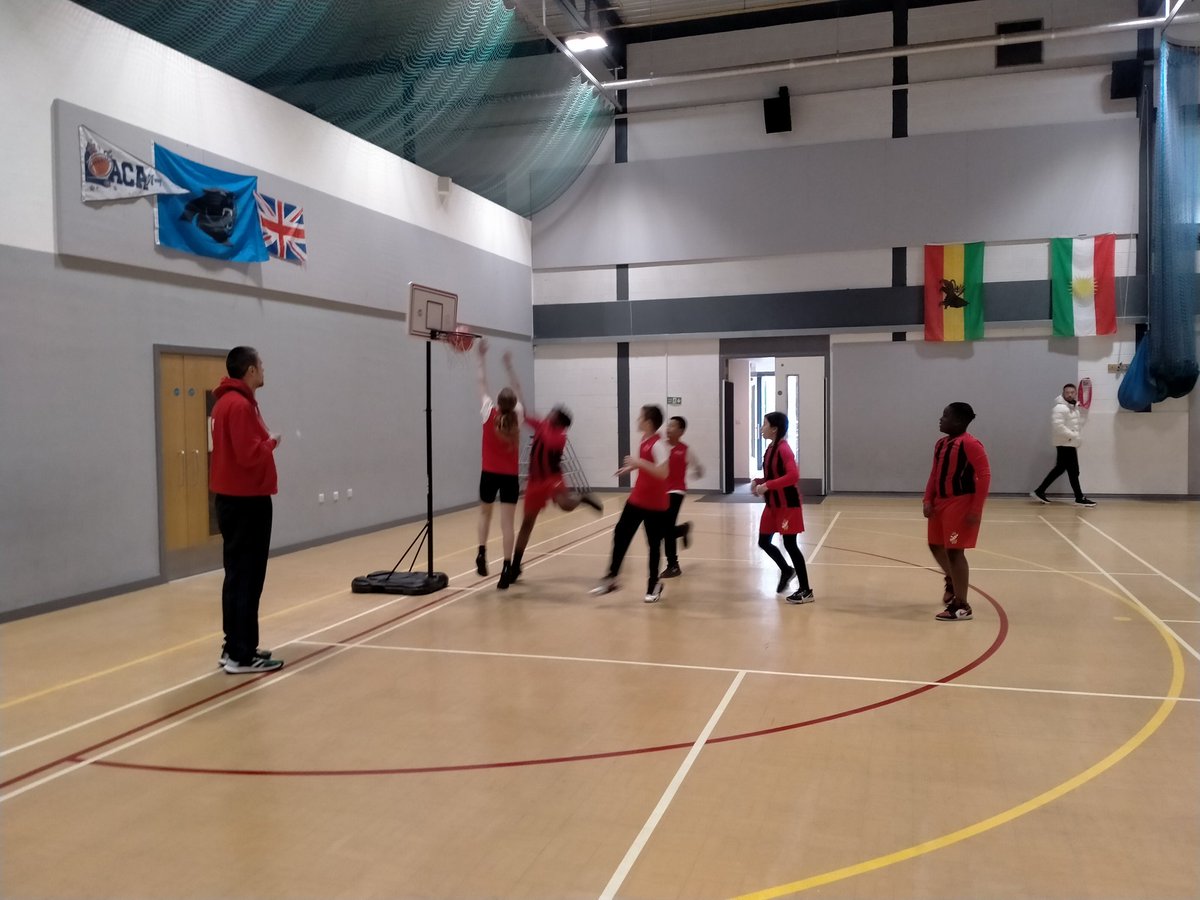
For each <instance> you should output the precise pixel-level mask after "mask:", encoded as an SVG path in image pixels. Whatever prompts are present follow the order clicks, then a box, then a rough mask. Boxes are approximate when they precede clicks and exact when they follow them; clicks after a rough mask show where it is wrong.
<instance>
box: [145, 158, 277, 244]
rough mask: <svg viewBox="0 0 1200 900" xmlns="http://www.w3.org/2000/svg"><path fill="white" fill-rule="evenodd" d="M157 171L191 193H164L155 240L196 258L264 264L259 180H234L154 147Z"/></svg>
mask: <svg viewBox="0 0 1200 900" xmlns="http://www.w3.org/2000/svg"><path fill="white" fill-rule="evenodd" d="M154 166H155V168H156V169H158V171H160V172H161V173H162V174H163V175H165V176H166V177H167V178H169V179H171V181H173V182H174V183H175V184H177V185H179V186H181V187H184V188H187V190H188V193H186V194H179V195H176V196H170V195H166V194H160V195H159V197H158V211H157V214H156V224H155V239H156V241H157V243H159V244H161V245H162V246H164V247H173V248H175V249H176V250H183V251H184V252H186V253H195V254H196V255H198V256H212V257H215V258H216V259H227V260H232V261H234V262H266V261H267V248H266V245H265V244H263V234H262V228H261V227H260V226H259V222H258V209H257V207H256V206H255V202H254V192H255V191H257V190H258V178H257V177H256V176H254V175H234V174H232V173H231V172H222V171H221V170H220V169H214V168H211V167H210V166H204V165H201V164H200V163H198V162H193V161H192V160H190V159H188V158H186V157H183V156H180V155H179V154H178V153H172V152H171V151H170V150H168V149H167V148H165V147H162V146H159V145H158V144H155V145H154Z"/></svg>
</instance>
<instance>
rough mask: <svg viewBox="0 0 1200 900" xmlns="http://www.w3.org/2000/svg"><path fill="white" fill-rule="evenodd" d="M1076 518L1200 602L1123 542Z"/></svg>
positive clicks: (1081, 518)
mask: <svg viewBox="0 0 1200 900" xmlns="http://www.w3.org/2000/svg"><path fill="white" fill-rule="evenodd" d="M1078 518H1079V521H1080V522H1082V523H1083V524H1084V525H1086V526H1087V527H1088V528H1090V529H1092V531H1094V532H1096V534H1098V535H1100V536H1101V537H1102V538H1104V539H1105V540H1108V541H1112V542H1113V543H1114V544H1116V545H1117V546H1118V547H1120V548H1121V549H1122V550H1124V551H1125V552H1126V553H1128V554H1129V555H1130V556H1132V557H1133V558H1134V559H1136V560H1137V561H1138V562H1140V563H1141V564H1142V565H1143V566H1145V567H1146V568H1147V569H1149V570H1150V571H1151V572H1154V573H1155V574H1156V575H1159V576H1161V577H1163V578H1165V579H1166V580H1167V581H1169V582H1170V583H1171V584H1173V585H1175V587H1177V588H1179V590H1181V591H1183V592H1184V593H1185V594H1187V595H1188V596H1189V597H1191V598H1192V599H1193V600H1195V601H1196V602H1197V603H1200V596H1197V595H1196V594H1194V593H1193V592H1192V591H1189V590H1188V589H1187V588H1185V587H1184V586H1183V585H1182V584H1180V583H1179V582H1178V581H1176V580H1175V579H1174V578H1172V577H1171V576H1170V575H1168V574H1167V573H1166V572H1164V571H1163V570H1162V569H1160V568H1158V567H1157V566H1153V565H1151V564H1150V563H1148V562H1146V561H1145V560H1144V559H1142V558H1141V557H1140V556H1138V555H1137V554H1136V553H1134V552H1133V551H1132V550H1130V549H1129V548H1128V547H1126V546H1125V545H1124V544H1122V543H1121V542H1120V541H1118V540H1117V539H1116V538H1114V537H1110V536H1109V535H1107V534H1105V533H1104V532H1103V531H1101V530H1100V529H1099V528H1097V527H1096V526H1095V525H1093V524H1092V523H1091V522H1089V521H1088V520H1087V519H1085V518H1083V516H1079V517H1078Z"/></svg>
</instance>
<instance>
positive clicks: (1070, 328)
mask: <svg viewBox="0 0 1200 900" xmlns="http://www.w3.org/2000/svg"><path fill="white" fill-rule="evenodd" d="M1116 244H1117V239H1116V236H1115V235H1111V234H1100V235H1097V236H1096V237H1094V238H1092V237H1085V238H1051V240H1050V298H1051V304H1050V307H1051V315H1052V317H1053V320H1054V336H1055V337H1074V336H1076V335H1090V334H1116V333H1117V300H1116V294H1117V289H1116V281H1117V280H1116V277H1115V274H1114V271H1115V268H1116V266H1115V264H1114V259H1115V257H1116Z"/></svg>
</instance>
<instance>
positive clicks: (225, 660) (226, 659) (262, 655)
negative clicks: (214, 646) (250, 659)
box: [217, 650, 271, 669]
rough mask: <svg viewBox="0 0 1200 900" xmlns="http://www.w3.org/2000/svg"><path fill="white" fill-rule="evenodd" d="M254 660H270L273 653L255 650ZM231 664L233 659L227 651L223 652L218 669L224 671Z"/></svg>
mask: <svg viewBox="0 0 1200 900" xmlns="http://www.w3.org/2000/svg"><path fill="white" fill-rule="evenodd" d="M254 658H255V659H270V658H271V651H270V650H255V651H254ZM231 662H233V657H232V656H230V655H229V654H228V653H227V652H226V651H225V650H222V651H221V658H220V659H219V660H217V668H218V669H223V668H225V666H226V665H228V664H229V663H231Z"/></svg>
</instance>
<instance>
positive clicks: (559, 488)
mask: <svg viewBox="0 0 1200 900" xmlns="http://www.w3.org/2000/svg"><path fill="white" fill-rule="evenodd" d="M510 377H512V376H511V373H510ZM514 384H515V378H514ZM517 397H518V400H519V399H520V393H519V389H518V395H517ZM525 422H526V424H527V425H529V426H530V427H531V428H532V429H533V441H532V443H531V444H530V445H529V479H528V481H526V483H525V512H524V514H523V515H522V517H521V530H520V531H519V532H517V542H516V547H515V548H514V549H513V557H512V564H511V565H510V566H508V567H506V568H505V570H504V571H503V572H501V574H500V582H499V584H498V585H497V587H498V588H500V589H501V590H506V589H507V588H508V586H509V585H510V584H512V583H513V582H515V581H516V580H517V579H518V578H520V577H521V560H522V558H523V557H524V555H525V548H526V547H528V546H529V536H530V535H531V534H532V533H533V526H534V524H535V523H536V522H537V518H538V514H539V513H541V511H542V510H543V509H544V508H545V507H546V504H547V503H553V504H555V505H556V506H557V507H558V508H559V509H561V510H564V511H568V512H569V511H570V510H573V509H575V508H576V507H577V506H579V504H580V503H584V504H586V505H588V506H590V507H591V508H592V509H594V510H596V511H597V512H603V511H604V505H603V504H602V503H600V501H599V500H597V499H596V498H595V497H593V496H592V495H591V494H579V493H577V492H575V491H572V490H571V488H570V487H568V485H567V482H566V480H565V479H564V477H563V470H562V458H563V453H564V451H565V450H566V448H567V429H568V428H570V427H571V414H570V413H569V412H568V411H567V409H566V407H563V406H556V407H554V408H553V409H551V410H550V412H549V413H548V414H547V416H546V418H544V419H541V418H538V416H537V415H536V414H534V413H532V412H530V411H529V410H528V409H526V411H525Z"/></svg>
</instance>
